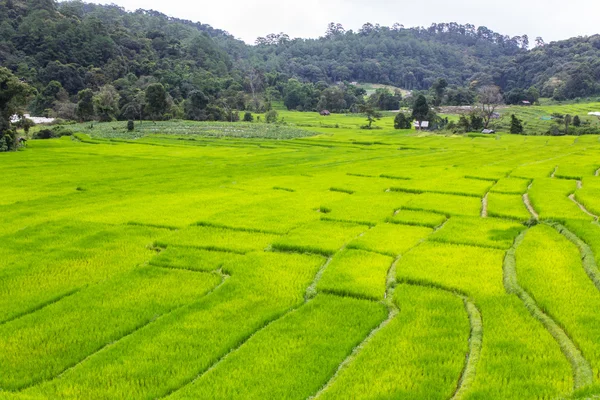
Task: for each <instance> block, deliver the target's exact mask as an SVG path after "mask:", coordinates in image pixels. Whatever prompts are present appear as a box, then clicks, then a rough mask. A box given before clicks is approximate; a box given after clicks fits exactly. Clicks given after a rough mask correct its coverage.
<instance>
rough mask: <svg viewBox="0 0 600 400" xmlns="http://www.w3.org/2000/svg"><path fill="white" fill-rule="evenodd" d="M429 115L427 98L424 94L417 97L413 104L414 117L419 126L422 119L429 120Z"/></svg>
mask: <svg viewBox="0 0 600 400" xmlns="http://www.w3.org/2000/svg"><path fill="white" fill-rule="evenodd" d="M428 115H429V104H427V99H426V98H425V96H423V95H422V94H421V95H419V97H417V99H416V100H415V103H414V105H413V110H412V117H413V118H414V119H415V120H416V121H418V122H419V126H421V122H422V121H426V120H427V116H428Z"/></svg>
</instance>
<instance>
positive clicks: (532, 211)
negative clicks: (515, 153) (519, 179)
mask: <svg viewBox="0 0 600 400" xmlns="http://www.w3.org/2000/svg"><path fill="white" fill-rule="evenodd" d="M532 186H533V179H532V180H531V183H530V184H529V186H527V193H525V194H523V203H525V207H527V210H528V211H529V214H531V216H532V217H533V218H534V219H535V220H536V221H539V220H540V216H539V214H538V213H537V212H536V211H535V208H533V205H532V204H531V200H530V199H529V190H530V189H531V187H532Z"/></svg>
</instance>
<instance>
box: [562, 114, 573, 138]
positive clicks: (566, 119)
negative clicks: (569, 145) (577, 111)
mask: <svg viewBox="0 0 600 400" xmlns="http://www.w3.org/2000/svg"><path fill="white" fill-rule="evenodd" d="M564 121H565V135H568V134H569V125H571V122H572V121H573V117H571V115H570V114H567V115H565V118H564Z"/></svg>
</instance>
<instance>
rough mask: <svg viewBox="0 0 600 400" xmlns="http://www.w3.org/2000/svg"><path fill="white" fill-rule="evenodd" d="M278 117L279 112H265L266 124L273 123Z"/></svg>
mask: <svg viewBox="0 0 600 400" xmlns="http://www.w3.org/2000/svg"><path fill="white" fill-rule="evenodd" d="M278 118H279V113H278V112H277V111H275V110H271V111H269V112H267V113H266V114H265V121H266V122H267V124H273V123H275V122H277V119H278Z"/></svg>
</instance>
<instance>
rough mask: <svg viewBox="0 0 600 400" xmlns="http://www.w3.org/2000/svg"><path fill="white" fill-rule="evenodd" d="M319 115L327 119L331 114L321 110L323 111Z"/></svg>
mask: <svg viewBox="0 0 600 400" xmlns="http://www.w3.org/2000/svg"><path fill="white" fill-rule="evenodd" d="M321 115H322V116H324V117H328V116H330V115H331V113H330V112H329V111H328V110H323V111H321Z"/></svg>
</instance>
